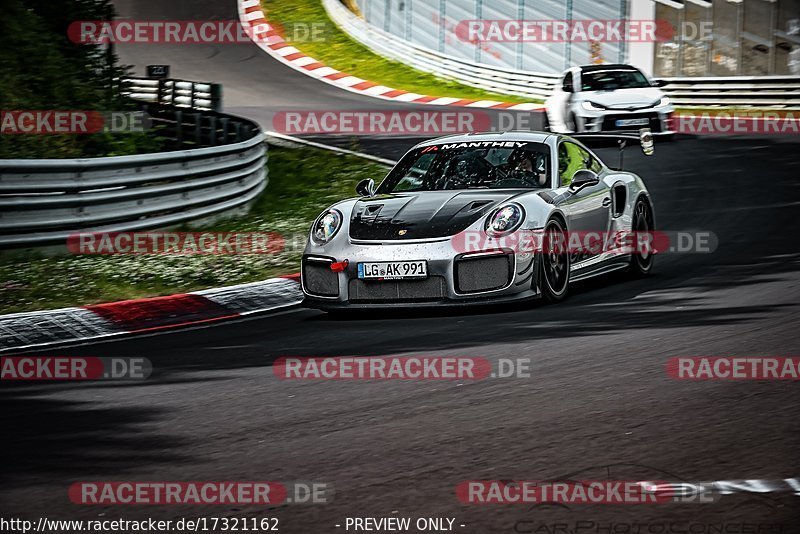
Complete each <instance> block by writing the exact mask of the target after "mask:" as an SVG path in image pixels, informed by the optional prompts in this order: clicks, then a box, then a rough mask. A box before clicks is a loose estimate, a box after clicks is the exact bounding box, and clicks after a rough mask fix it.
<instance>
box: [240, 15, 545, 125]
mask: <svg viewBox="0 0 800 534" xmlns="http://www.w3.org/2000/svg"><path fill="white" fill-rule="evenodd" d="M238 2H239V20H240V21H241V23H242V24H244V25H245V27H249V28H250V31H251V33H250V35H251V37H253V38H254V39H253V42H254V43H255V44H256V45H258V46H259V47H260V48H261V49H262V50H264V51H265V52H266V53H267V54H269V55H270V56H272V57H274V58H275V59H277V60H278V61H280V62H281V63H284V64H286V65H288V66H290V67H291V68H293V69H295V70H297V71H299V72H302V73H303V74H306V75H308V76H311V77H312V78H316V79H318V80H321V81H323V82H326V83H329V84H331V85H335V86H337V87H340V88H342V89H345V90H347V91H351V92H353V93H359V94H362V95H364V96H370V97H374V98H382V99H384V100H393V101H396V102H409V103H414V104H430V105H433V106H462V107H468V108H493V109H513V110H521V111H531V110H541V109H543V108H544V105H542V104H535V103H532V102H531V103H524V104H518V103H514V102H497V101H495V100H470V99H466V98H455V97H442V96H430V95H421V94H418V93H410V92H408V91H403V90H402V89H393V88H391V87H386V86H385V85H380V84H377V83H375V82H371V81H369V80H364V79H361V78H359V77H357V76H351V75H349V74H347V73H344V72H341V71H338V70H336V69H334V68H331V67H328V66H327V65H325V64H324V63H322V62H321V61H317V60H316V59H314V58H312V57H310V56H307V55H305V54H304V53H303V52H301V51H300V50H298V49H297V48H295V47H294V46H292V45H291V44H289V43H287V42H286V41H285V40H284V39H283V37H281V36H280V35H279V34H278V32H276V31H275V28H273V27H272V26H271V25H270V24H269V22H267V19H266V17H265V16H264V12H263V11H262V10H261V4H260V0H238Z"/></svg>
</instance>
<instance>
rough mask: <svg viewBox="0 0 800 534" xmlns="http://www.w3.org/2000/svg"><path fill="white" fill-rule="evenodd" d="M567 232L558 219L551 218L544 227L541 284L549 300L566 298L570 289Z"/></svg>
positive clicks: (545, 297)
mask: <svg viewBox="0 0 800 534" xmlns="http://www.w3.org/2000/svg"><path fill="white" fill-rule="evenodd" d="M566 238H567V232H566V228H565V227H564V225H563V224H562V223H561V221H559V220H558V219H550V220H549V221H548V222H547V225H546V226H545V228H544V234H543V238H542V257H541V262H540V271H539V273H540V276H539V286H540V290H541V292H542V297H543V298H544V299H545V300H546V301H548V302H558V301H560V300H564V298H565V297H566V296H567V290H568V289H569V267H570V260H569V254H568V251H567V241H566Z"/></svg>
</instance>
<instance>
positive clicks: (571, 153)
mask: <svg viewBox="0 0 800 534" xmlns="http://www.w3.org/2000/svg"><path fill="white" fill-rule="evenodd" d="M581 152H584V153H585V151H584V150H583V149H581V147H579V146H578V145H576V144H575V143H570V142H569V141H564V142H563V143H561V144H560V145H558V175H559V177H560V178H561V185H562V186H567V185H569V184H571V183H572V177H573V176H574V175H575V173H576V172H578V171H579V170H581V169H588V168H589V166H588V163H587V162H586V160H585V158H584V157H583V154H582V153H581Z"/></svg>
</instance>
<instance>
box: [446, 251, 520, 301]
mask: <svg viewBox="0 0 800 534" xmlns="http://www.w3.org/2000/svg"><path fill="white" fill-rule="evenodd" d="M513 269H514V261H513V255H512V254H505V253H498V254H493V255H475V256H471V255H467V256H463V257H461V258H460V259H456V264H455V278H456V291H458V292H459V293H480V292H483V291H494V290H497V289H501V288H504V287H506V286H507V285H509V284H510V283H511V276H512V273H513Z"/></svg>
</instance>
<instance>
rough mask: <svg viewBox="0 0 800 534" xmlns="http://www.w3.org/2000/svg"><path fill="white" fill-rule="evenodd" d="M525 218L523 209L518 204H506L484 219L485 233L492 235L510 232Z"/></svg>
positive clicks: (520, 224)
mask: <svg viewBox="0 0 800 534" xmlns="http://www.w3.org/2000/svg"><path fill="white" fill-rule="evenodd" d="M524 220H525V211H524V210H523V209H522V206H520V205H519V204H506V205H505V206H503V207H501V208H500V209H497V210H495V211H493V212H492V213H491V214H490V215H489V217H488V218H487V219H486V233H488V234H489V235H492V236H501V235H505V234H510V233H511V232H513V231H514V230H516V229H517V228H519V227H520V226H522V222H523V221H524Z"/></svg>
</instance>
